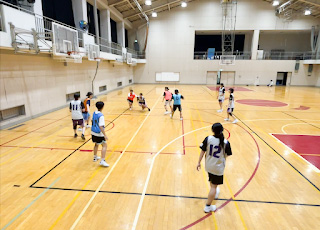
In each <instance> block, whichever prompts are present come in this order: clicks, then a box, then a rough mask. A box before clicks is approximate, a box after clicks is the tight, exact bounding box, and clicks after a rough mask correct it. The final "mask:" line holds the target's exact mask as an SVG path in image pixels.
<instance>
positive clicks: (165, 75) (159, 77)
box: [156, 72, 180, 82]
mask: <svg viewBox="0 0 320 230" xmlns="http://www.w3.org/2000/svg"><path fill="white" fill-rule="evenodd" d="M156 81H166V82H167V81H175V82H176V81H180V73H174V72H161V73H156Z"/></svg>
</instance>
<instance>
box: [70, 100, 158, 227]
mask: <svg viewBox="0 0 320 230" xmlns="http://www.w3.org/2000/svg"><path fill="white" fill-rule="evenodd" d="M160 98H162V95H161V96H160V97H159V98H158V100H157V101H156V102H155V104H154V105H153V107H152V109H151V111H153V109H154V107H155V106H156V105H157V104H158V101H159V100H160ZM151 111H150V112H149V113H148V115H147V116H146V118H145V119H144V120H143V121H142V123H141V125H140V126H139V128H138V129H137V131H136V132H135V133H134V135H133V136H132V138H131V139H130V141H129V143H128V144H127V146H126V147H125V148H124V150H123V152H122V154H120V156H119V158H118V159H117V161H116V162H115V163H114V164H113V166H112V168H111V169H110V171H109V172H108V174H107V175H106V176H105V178H104V179H103V181H102V182H101V184H100V185H99V187H98V188H97V189H96V191H95V192H94V194H93V196H92V197H91V199H90V200H89V201H88V203H87V205H86V206H85V207H84V208H83V210H82V212H81V213H80V215H79V216H78V218H77V219H76V220H75V222H74V223H73V225H72V226H71V228H70V230H73V229H74V228H75V227H76V226H77V224H78V223H79V221H80V219H81V218H82V217H83V215H84V214H85V212H86V211H87V209H88V208H89V206H90V204H91V203H92V201H93V200H94V198H95V197H96V196H97V194H98V193H99V192H100V190H101V188H102V186H103V185H104V183H105V182H106V181H107V179H108V177H109V176H110V174H111V172H112V171H113V169H114V168H115V167H116V165H117V164H118V163H119V161H120V159H121V158H122V156H123V155H124V153H125V152H126V151H127V148H128V147H129V145H130V144H131V142H132V141H133V139H134V138H135V137H136V135H137V134H138V132H139V131H140V129H141V128H142V126H143V124H144V123H145V121H146V120H147V118H148V117H149V115H150V114H151Z"/></svg>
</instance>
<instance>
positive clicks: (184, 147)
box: [182, 119, 186, 155]
mask: <svg viewBox="0 0 320 230" xmlns="http://www.w3.org/2000/svg"><path fill="white" fill-rule="evenodd" d="M182 135H183V136H182V143H183V155H186V145H185V141H184V125H183V119H182Z"/></svg>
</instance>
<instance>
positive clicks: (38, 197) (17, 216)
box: [1, 177, 60, 230]
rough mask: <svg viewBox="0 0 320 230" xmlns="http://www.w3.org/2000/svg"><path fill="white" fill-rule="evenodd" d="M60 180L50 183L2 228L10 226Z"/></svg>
mask: <svg viewBox="0 0 320 230" xmlns="http://www.w3.org/2000/svg"><path fill="white" fill-rule="evenodd" d="M58 180H60V177H58V178H57V179H56V180H55V181H54V182H52V184H50V185H49V186H48V187H47V188H46V189H45V190H44V191H43V192H42V193H41V194H40V195H39V196H37V197H36V198H35V199H34V200H33V201H31V203H30V204H28V205H27V206H26V207H25V208H24V209H22V211H21V212H19V214H18V215H16V216H15V217H14V218H13V219H12V220H10V222H9V223H7V224H6V225H5V226H4V227H3V228H1V230H4V229H6V228H7V227H9V226H10V225H11V224H12V223H13V222H14V221H15V220H16V219H18V218H19V217H20V216H21V215H22V214H23V213H24V212H25V211H26V210H27V209H28V208H30V206H31V205H33V204H34V203H35V202H36V201H37V200H39V199H40V197H42V196H43V195H44V194H45V193H46V192H48V191H49V189H50V188H51V187H52V186H53V185H54V184H55V183H57V182H58Z"/></svg>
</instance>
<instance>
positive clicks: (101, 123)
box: [91, 111, 105, 137]
mask: <svg viewBox="0 0 320 230" xmlns="http://www.w3.org/2000/svg"><path fill="white" fill-rule="evenodd" d="M94 113H95V114H99V113H101V112H100V111H95V112H94ZM99 126H103V127H104V126H105V121H104V116H103V115H102V116H101V117H100V118H99ZM91 134H92V135H94V136H96V137H103V136H104V135H103V133H102V132H100V133H95V132H93V131H91Z"/></svg>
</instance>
